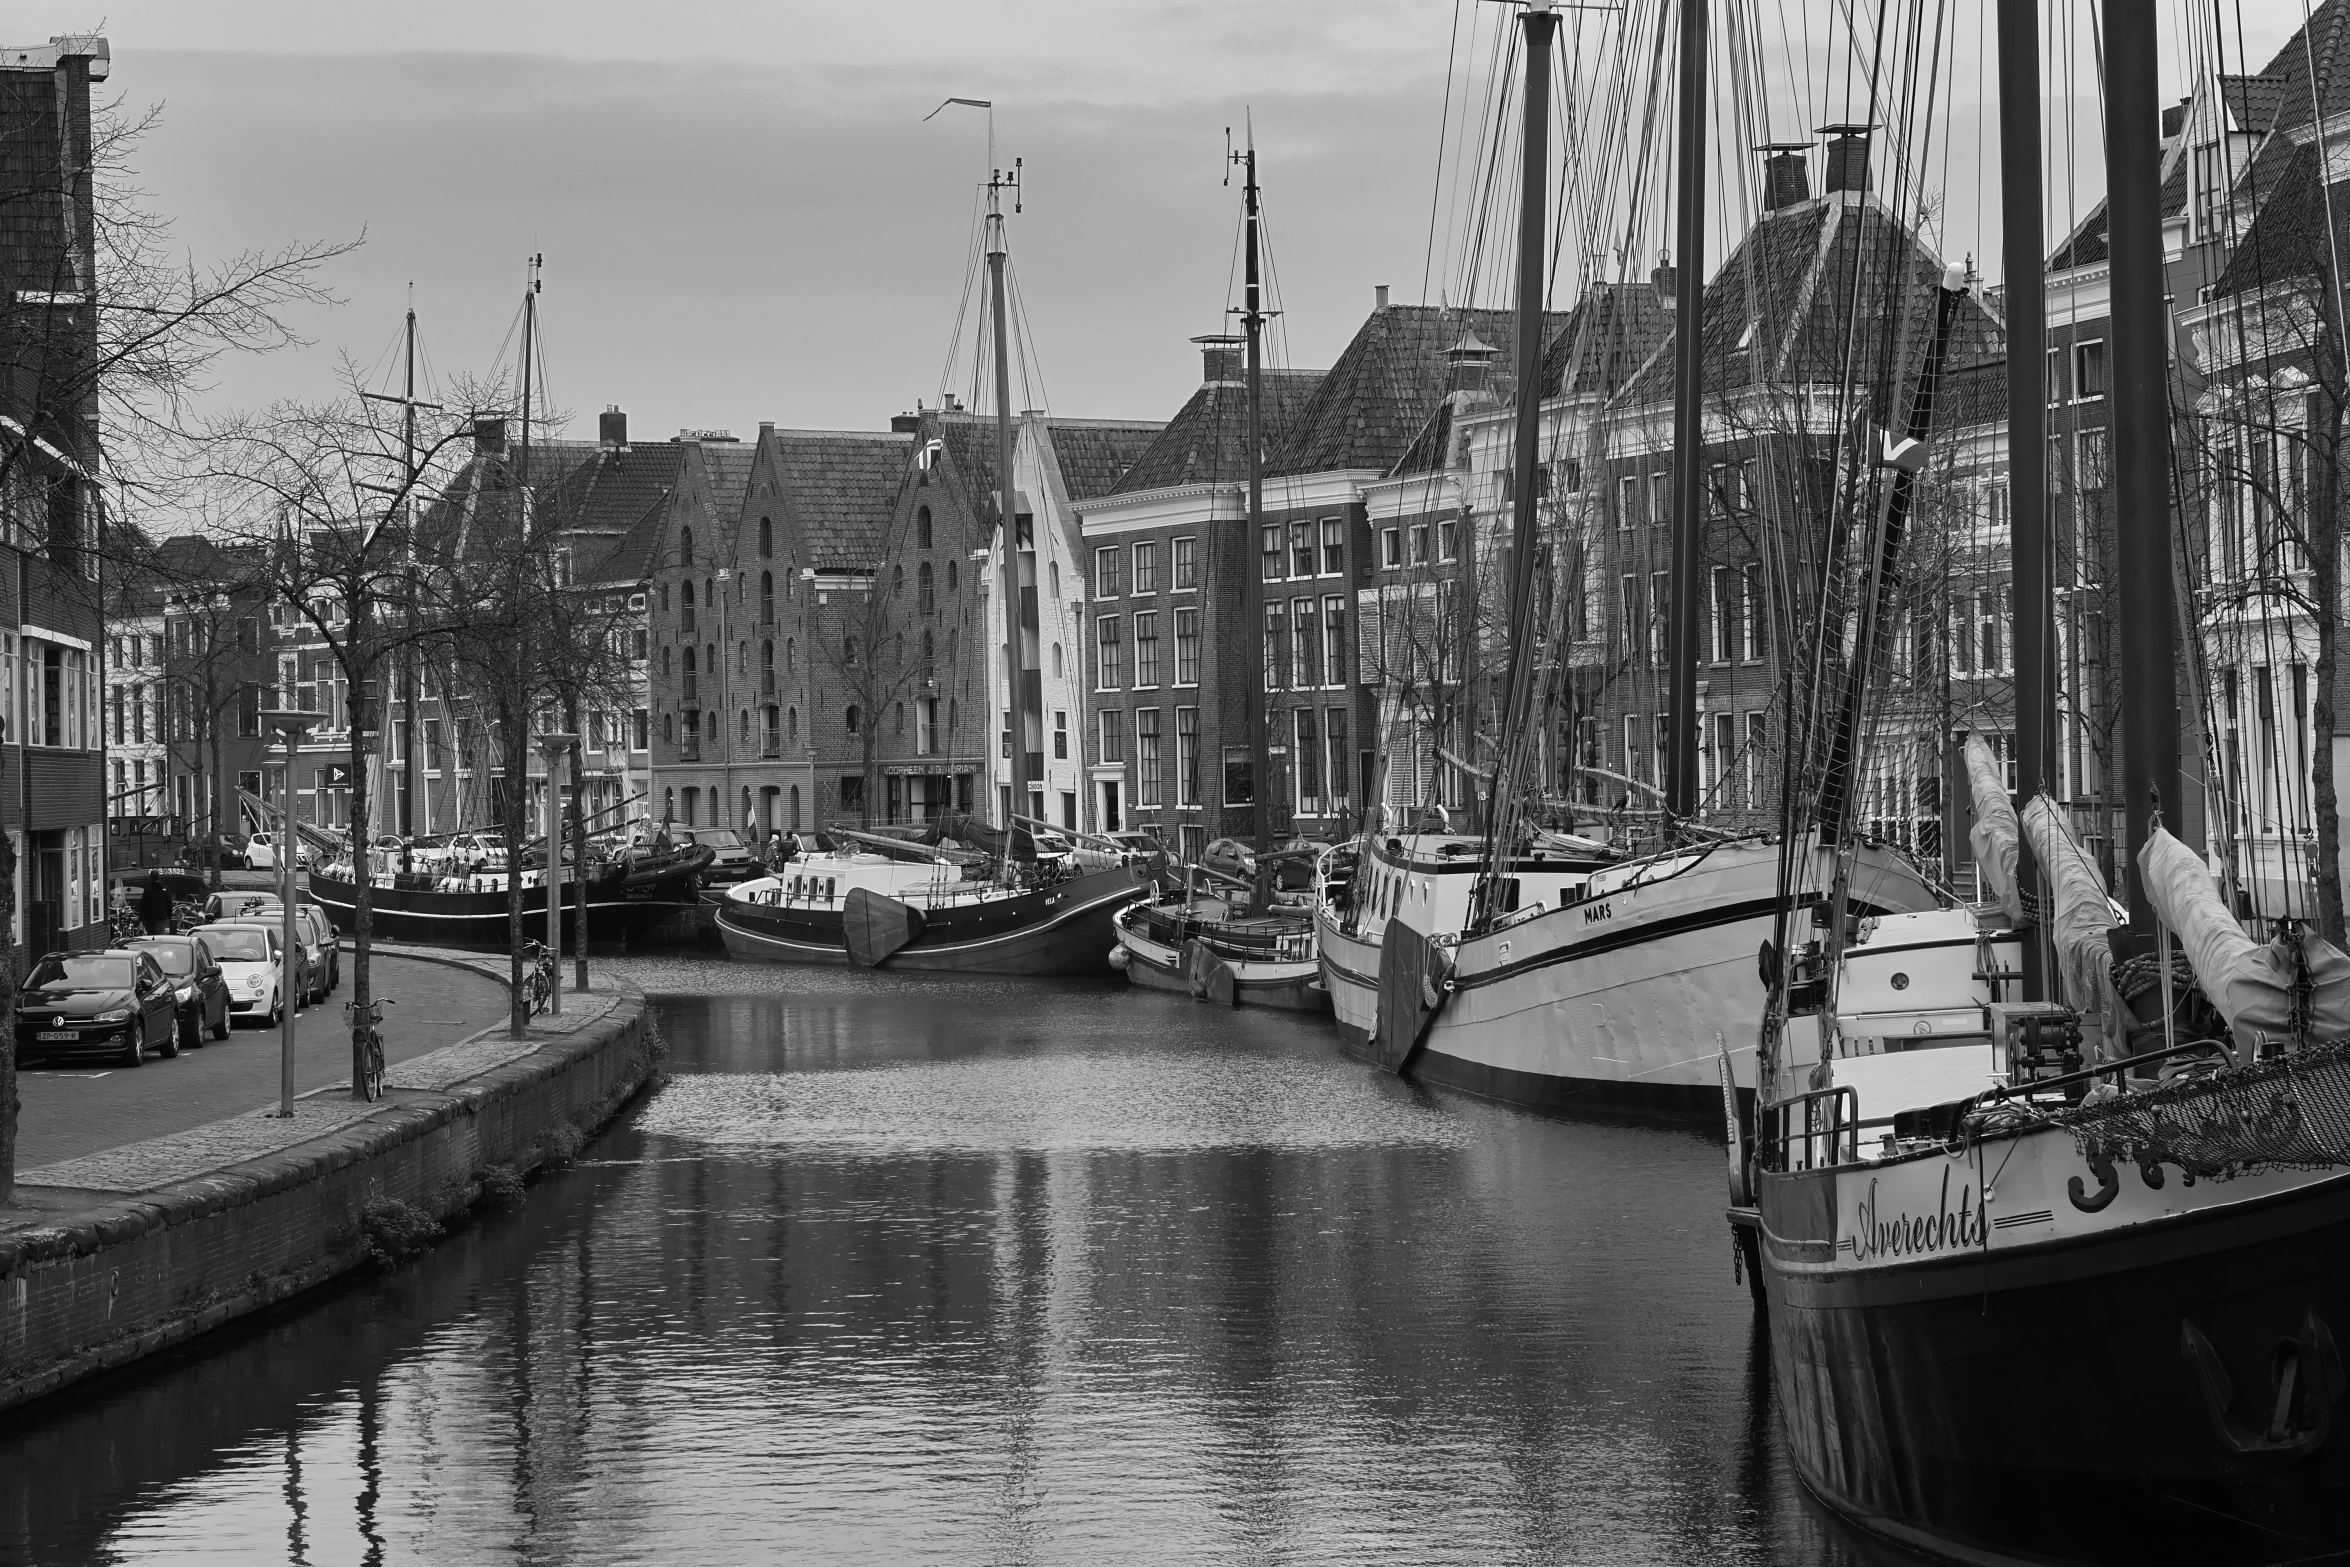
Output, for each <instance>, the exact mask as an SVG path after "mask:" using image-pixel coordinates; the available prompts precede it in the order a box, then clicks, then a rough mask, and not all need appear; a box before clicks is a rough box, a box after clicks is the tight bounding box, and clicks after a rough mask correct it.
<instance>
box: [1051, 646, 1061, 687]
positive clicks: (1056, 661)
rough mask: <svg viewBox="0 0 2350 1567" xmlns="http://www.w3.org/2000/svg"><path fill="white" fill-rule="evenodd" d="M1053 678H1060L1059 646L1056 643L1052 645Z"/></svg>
mask: <svg viewBox="0 0 2350 1567" xmlns="http://www.w3.org/2000/svg"><path fill="white" fill-rule="evenodd" d="M1053 678H1054V679H1055V680H1058V679H1060V678H1061V644H1060V643H1058V642H1055V643H1054V644H1053Z"/></svg>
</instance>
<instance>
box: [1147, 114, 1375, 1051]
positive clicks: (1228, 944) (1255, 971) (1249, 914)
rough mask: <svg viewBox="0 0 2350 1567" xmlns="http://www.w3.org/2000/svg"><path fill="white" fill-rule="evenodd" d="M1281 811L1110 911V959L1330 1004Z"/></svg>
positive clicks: (1251, 258)
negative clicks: (1283, 875) (1231, 851)
mask: <svg viewBox="0 0 2350 1567" xmlns="http://www.w3.org/2000/svg"><path fill="white" fill-rule="evenodd" d="M1231 156H1232V159H1233V161H1234V162H1237V163H1241V164H1242V165H1243V166H1244V167H1245V169H1246V171H1247V172H1246V178H1245V180H1244V181H1243V184H1242V187H1241V203H1242V211H1243V215H1244V223H1245V225H1246V229H1247V234H1246V239H1245V251H1246V260H1245V265H1244V271H1243V274H1242V275H1243V278H1244V280H1245V281H1244V288H1245V293H1244V295H1243V298H1244V300H1245V301H1246V304H1245V308H1244V309H1243V310H1242V312H1241V321H1242V323H1243V326H1244V328H1245V330H1246V332H1247V341H1248V532H1247V533H1246V534H1244V535H1243V537H1244V538H1249V539H1255V538H1258V537H1260V536H1262V534H1263V532H1264V521H1265V437H1264V335H1265V309H1264V292H1263V285H1262V277H1261V269H1260V260H1261V258H1260V256H1259V253H1258V244H1259V238H1260V236H1259V232H1258V190H1257V148H1256V140H1255V138H1254V136H1253V135H1252V136H1251V138H1250V140H1249V143H1248V146H1247V148H1246V150H1245V151H1242V152H1236V153H1233V154H1232V155H1231ZM1244 580H1245V582H1246V584H1247V586H1248V589H1249V599H1250V602H1249V604H1248V605H1247V607H1246V619H1247V623H1248V624H1251V625H1261V624H1263V619H1264V605H1263V598H1264V581H1263V579H1262V577H1261V575H1260V574H1258V573H1256V572H1250V573H1248V574H1247V576H1246V578H1245V579H1244ZM1272 722H1273V715H1272V705H1271V704H1270V703H1268V702H1263V701H1259V702H1258V703H1257V711H1256V715H1255V722H1254V723H1252V724H1251V725H1250V726H1249V740H1250V743H1251V748H1252V750H1253V752H1254V756H1253V760H1252V764H1251V765H1252V767H1253V769H1254V771H1253V773H1252V774H1251V776H1253V777H1257V778H1270V777H1271V776H1272V768H1271V766H1270V759H1271V758H1270V752H1271V747H1272V741H1271V728H1272ZM1268 792H1269V791H1268ZM1272 814H1273V813H1272V810H1271V808H1270V802H1269V801H1259V802H1258V804H1257V805H1256V806H1255V807H1254V815H1255V818H1256V845H1255V851H1254V853H1252V854H1250V855H1248V856H1247V857H1246V858H1245V859H1244V858H1242V857H1241V856H1239V855H1233V856H1231V858H1232V860H1233V861H1234V862H1235V865H1234V868H1235V869H1240V870H1244V871H1245V872H1246V875H1245V876H1241V875H1234V874H1232V871H1231V870H1227V869H1219V868H1218V867H1217V866H1215V865H1213V864H1209V863H1202V864H1198V865H1187V866H1184V867H1182V869H1181V871H1180V873H1179V874H1180V876H1181V880H1180V882H1177V883H1175V885H1173V886H1172V887H1171V889H1170V890H1169V892H1168V893H1167V895H1166V896H1164V897H1160V898H1154V899H1151V900H1149V901H1147V902H1137V903H1133V904H1129V905H1128V906H1127V907H1125V908H1123V909H1121V910H1119V911H1118V914H1117V917H1116V918H1115V919H1114V920H1113V921H1112V924H1113V925H1114V927H1115V928H1116V930H1117V933H1118V949H1117V951H1116V952H1115V953H1113V954H1112V955H1111V958H1110V961H1111V963H1112V964H1113V965H1114V966H1116V967H1118V968H1122V969H1124V970H1125V971H1126V977H1127V978H1128V979H1130V980H1132V981H1133V982H1134V983H1135V984H1137V985H1141V986H1143V987H1144V988H1146V989H1150V990H1173V991H1188V992H1190V993H1191V994H1192V995H1194V996H1202V997H1205V998H1207V999H1209V1000H1212V1001H1222V1002H1225V1003H1227V1004H1229V1005H1232V1006H1261V1007H1273V1008H1276V1009H1279V1010H1282V1011H1289V1012H1327V1011H1329V1010H1330V991H1329V989H1328V987H1327V986H1325V985H1324V984H1323V983H1322V969H1321V963H1320V961H1319V959H1318V958H1317V956H1316V954H1315V950H1314V920H1313V914H1312V908H1311V895H1310V894H1309V898H1308V900H1306V901H1292V900H1291V899H1290V898H1289V897H1287V896H1286V895H1284V894H1283V893H1281V892H1280V891H1279V890H1278V888H1279V885H1280V878H1279V875H1278V871H1277V857H1276V855H1275V852H1274V849H1273V845H1272V841H1271V840H1272V831H1271V818H1272ZM1215 848H1216V845H1210V846H1209V849H1210V851H1211V852H1210V854H1209V856H1207V858H1209V859H1213V858H1214V857H1215V856H1214V854H1213V850H1214V849H1215ZM1306 852H1310V851H1302V850H1290V851H1285V852H1284V853H1283V854H1282V855H1281V856H1280V857H1279V858H1283V859H1291V858H1295V857H1297V856H1298V855H1300V854H1303V853H1306ZM1316 858H1317V865H1316V867H1315V870H1316V872H1317V874H1316V875H1315V877H1314V878H1313V884H1314V885H1315V886H1317V887H1319V886H1321V885H1324V884H1325V878H1324V877H1323V876H1322V875H1321V874H1320V871H1321V869H1322V867H1321V865H1320V864H1319V860H1320V856H1319V855H1317V856H1316ZM1175 874H1177V873H1172V872H1171V873H1169V874H1168V876H1167V878H1166V879H1167V880H1169V881H1173V880H1174V876H1175ZM1203 883H1204V884H1205V885H1203Z"/></svg>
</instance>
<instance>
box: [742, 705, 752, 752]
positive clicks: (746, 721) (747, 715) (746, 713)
mask: <svg viewBox="0 0 2350 1567" xmlns="http://www.w3.org/2000/svg"><path fill="white" fill-rule="evenodd" d="M742 715H743V721H742V733H743V738H742V743H743V744H745V745H749V744H750V743H751V710H750V709H749V708H747V707H746V708H744V709H743V710H742Z"/></svg>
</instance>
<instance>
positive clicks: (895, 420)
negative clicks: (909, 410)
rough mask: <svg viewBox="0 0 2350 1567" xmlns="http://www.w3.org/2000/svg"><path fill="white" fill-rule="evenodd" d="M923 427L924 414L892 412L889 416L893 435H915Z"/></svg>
mask: <svg viewBox="0 0 2350 1567" xmlns="http://www.w3.org/2000/svg"><path fill="white" fill-rule="evenodd" d="M921 428H922V416H921V415H920V414H891V415H890V416H889V433H890V434H892V435H913V434H915V433H916V432H918V431H919V430H920V429H921Z"/></svg>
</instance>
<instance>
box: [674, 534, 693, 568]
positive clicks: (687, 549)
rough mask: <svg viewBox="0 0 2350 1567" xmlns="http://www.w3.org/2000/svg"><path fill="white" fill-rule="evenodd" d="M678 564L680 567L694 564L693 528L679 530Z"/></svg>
mask: <svg viewBox="0 0 2350 1567" xmlns="http://www.w3.org/2000/svg"><path fill="white" fill-rule="evenodd" d="M677 563H678V564H679V565H680V566H690V565H692V564H693V563H694V530H693V529H691V528H680V529H678V530H677Z"/></svg>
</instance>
